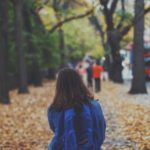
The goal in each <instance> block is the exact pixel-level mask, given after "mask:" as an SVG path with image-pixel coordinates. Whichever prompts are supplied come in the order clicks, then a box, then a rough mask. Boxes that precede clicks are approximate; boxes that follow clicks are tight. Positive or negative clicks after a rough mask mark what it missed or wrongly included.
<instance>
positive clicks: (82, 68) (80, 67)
mask: <svg viewBox="0 0 150 150" xmlns="http://www.w3.org/2000/svg"><path fill="white" fill-rule="evenodd" d="M76 70H77V72H78V73H79V75H80V76H81V78H82V80H83V82H84V84H85V85H87V73H86V66H85V64H84V62H80V63H79V64H78V65H77V67H76Z"/></svg>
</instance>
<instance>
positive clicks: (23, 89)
mask: <svg viewBox="0 0 150 150" xmlns="http://www.w3.org/2000/svg"><path fill="white" fill-rule="evenodd" d="M13 7H14V13H15V38H16V50H17V53H18V64H19V91H18V92H19V93H27V92H28V88H27V85H28V82H27V69H26V62H25V56H24V51H23V15H22V9H23V8H22V7H23V0H13Z"/></svg>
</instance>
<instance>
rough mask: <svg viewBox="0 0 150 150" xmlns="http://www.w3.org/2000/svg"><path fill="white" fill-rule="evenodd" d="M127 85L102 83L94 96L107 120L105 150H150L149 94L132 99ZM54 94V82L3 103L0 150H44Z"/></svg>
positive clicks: (14, 93)
mask: <svg viewBox="0 0 150 150" xmlns="http://www.w3.org/2000/svg"><path fill="white" fill-rule="evenodd" d="M127 90H128V86H126V85H116V84H113V83H111V82H103V90H102V92H101V93H100V94H97V95H95V97H97V98H99V99H100V101H101V105H102V106H103V110H104V113H105V117H106V120H107V134H106V141H105V144H104V147H103V150H149V149H150V117H149V116H150V103H149V102H147V100H144V103H143V102H142V101H141V100H140V99H143V98H144V99H148V96H149V95H138V96H130V95H128V94H127ZM53 95H54V82H46V83H44V87H40V88H33V87H30V95H29V94H28V95H19V96H18V95H17V92H16V91H12V92H11V98H12V104H11V105H10V106H3V105H1V104H0V116H1V117H0V150H33V149H34V150H45V149H46V147H47V144H48V142H49V140H50V138H51V137H52V133H51V131H50V130H49V127H48V123H47V117H46V115H47V110H46V109H47V107H48V105H49V104H50V102H51V101H52V97H53Z"/></svg>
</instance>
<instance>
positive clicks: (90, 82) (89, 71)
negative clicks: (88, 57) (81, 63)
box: [86, 62, 93, 88]
mask: <svg viewBox="0 0 150 150" xmlns="http://www.w3.org/2000/svg"><path fill="white" fill-rule="evenodd" d="M86 72H87V82H88V87H89V88H92V85H93V84H92V63H90V62H89V64H88V67H87V69H86Z"/></svg>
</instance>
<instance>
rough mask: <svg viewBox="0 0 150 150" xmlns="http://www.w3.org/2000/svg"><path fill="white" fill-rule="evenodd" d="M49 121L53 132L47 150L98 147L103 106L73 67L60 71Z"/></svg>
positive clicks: (95, 149) (102, 130) (91, 149)
mask: <svg viewBox="0 0 150 150" xmlns="http://www.w3.org/2000/svg"><path fill="white" fill-rule="evenodd" d="M48 121H49V125H50V128H51V130H52V131H53V132H54V136H53V139H52V140H51V142H50V144H49V146H48V150H101V146H102V144H103V142H104V139H105V129H106V124H105V119H104V116H103V113H102V109H101V106H100V104H99V102H98V101H96V100H94V98H93V96H92V94H91V93H90V92H89V91H88V89H87V88H86V86H85V85H84V83H83V81H82V79H81V77H80V75H79V74H78V73H77V72H76V71H75V70H73V69H69V68H65V69H62V70H61V71H60V72H59V74H58V78H57V83H56V92H55V96H54V99H53V102H52V104H51V105H50V106H49V108H48Z"/></svg>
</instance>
